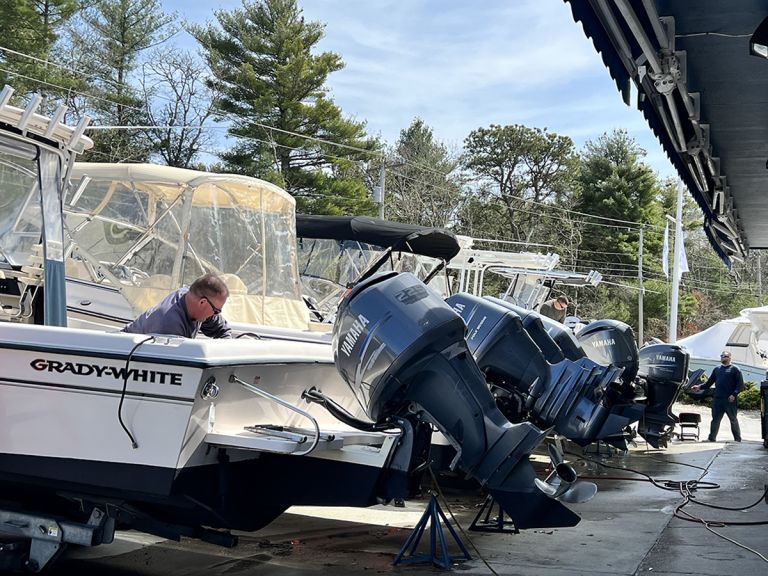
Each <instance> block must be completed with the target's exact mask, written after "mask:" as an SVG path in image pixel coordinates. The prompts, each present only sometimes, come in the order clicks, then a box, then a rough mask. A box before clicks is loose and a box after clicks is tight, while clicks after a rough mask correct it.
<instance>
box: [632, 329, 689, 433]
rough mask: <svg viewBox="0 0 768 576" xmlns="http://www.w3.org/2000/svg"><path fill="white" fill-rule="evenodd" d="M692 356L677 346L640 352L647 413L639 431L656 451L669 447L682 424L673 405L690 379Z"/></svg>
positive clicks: (670, 345)
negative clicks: (674, 432) (673, 432)
mask: <svg viewBox="0 0 768 576" xmlns="http://www.w3.org/2000/svg"><path fill="white" fill-rule="evenodd" d="M688 359H689V355H688V352H686V351H685V350H684V349H683V348H681V347H680V346H677V345H675V344H653V345H651V346H644V347H643V348H641V349H640V369H639V371H638V376H639V377H640V378H641V379H642V380H643V381H644V382H645V387H646V406H645V414H644V416H643V418H642V419H641V420H640V423H639V424H638V427H637V432H638V434H640V435H641V436H642V437H643V438H645V440H646V441H647V442H648V444H650V445H651V446H653V447H654V448H659V447H661V446H666V444H667V440H668V439H669V436H670V434H671V432H672V430H674V426H675V424H676V423H677V422H678V418H677V416H675V415H674V414H672V412H671V410H672V404H674V403H675V401H676V400H677V397H678V395H679V394H680V390H681V389H682V387H683V384H685V383H686V382H687V380H688Z"/></svg>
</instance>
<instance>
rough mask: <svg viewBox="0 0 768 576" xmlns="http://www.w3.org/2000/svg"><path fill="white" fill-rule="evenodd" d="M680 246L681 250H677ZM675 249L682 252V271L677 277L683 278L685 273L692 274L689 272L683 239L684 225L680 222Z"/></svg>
mask: <svg viewBox="0 0 768 576" xmlns="http://www.w3.org/2000/svg"><path fill="white" fill-rule="evenodd" d="M678 246H679V248H677V247H678ZM675 248H677V249H679V250H680V270H679V271H678V272H677V277H678V278H682V277H683V272H690V270H688V257H687V256H686V255H685V241H684V239H683V224H682V222H678V224H677V232H676V233H675Z"/></svg>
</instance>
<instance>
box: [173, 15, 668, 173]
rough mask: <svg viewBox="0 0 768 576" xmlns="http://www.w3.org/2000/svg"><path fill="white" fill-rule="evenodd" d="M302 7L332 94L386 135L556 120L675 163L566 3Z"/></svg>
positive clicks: (574, 133)
mask: <svg viewBox="0 0 768 576" xmlns="http://www.w3.org/2000/svg"><path fill="white" fill-rule="evenodd" d="M164 4H165V5H166V7H167V8H168V9H174V8H175V7H176V6H180V5H182V4H181V0H165V2H164ZM206 4H207V10H208V14H207V16H206V15H205V14H204V13H203V12H201V9H200V8H197V9H196V12H195V13H191V12H190V11H189V9H188V8H185V12H186V15H187V16H188V17H190V18H194V19H198V18H199V19H200V20H205V19H211V18H212V17H213V10H215V9H218V8H224V9H235V8H239V7H240V0H219V1H218V2H210V3H206ZM174 5H176V6H174ZM301 6H302V8H303V10H304V16H305V17H306V18H307V19H309V20H315V21H320V22H323V23H325V25H326V28H325V32H326V36H325V38H324V39H323V40H322V41H321V43H320V46H319V48H320V49H321V50H331V51H334V52H337V53H338V54H340V55H341V57H342V58H343V60H344V62H345V63H346V67H345V69H344V70H341V71H339V72H336V73H334V74H332V75H331V77H330V78H329V82H328V87H329V89H330V93H331V96H332V97H333V98H334V100H335V101H336V102H337V104H339V106H341V108H342V110H343V111H344V113H345V114H346V115H348V116H351V117H353V118H355V119H357V120H365V121H367V123H368V129H369V131H370V132H371V133H373V134H380V135H382V136H383V137H384V138H385V139H386V140H387V141H389V142H393V141H394V140H395V139H396V138H397V137H398V135H399V132H400V130H402V129H404V128H406V127H407V126H408V125H409V124H410V122H411V121H412V120H413V118H414V117H416V116H419V117H421V118H423V119H424V121H425V122H427V123H428V124H429V125H430V126H431V127H432V128H433V129H434V131H435V134H436V136H437V137H438V138H440V139H441V140H444V141H445V142H446V143H448V144H451V145H456V144H460V143H461V141H462V140H463V138H464V137H465V136H466V135H467V134H468V133H469V131H471V130H472V129H474V128H477V127H480V126H487V125H489V124H513V123H520V124H526V125H529V126H538V127H542V128H543V127H547V128H549V129H550V130H551V131H554V132H558V133H561V134H564V135H568V136H570V137H571V138H573V139H574V141H575V142H576V144H577V145H578V146H580V145H582V144H583V143H584V141H586V140H589V139H593V138H596V137H598V136H600V135H601V134H602V133H604V132H607V131H610V130H612V129H614V128H625V129H627V130H628V132H629V133H630V134H631V135H632V136H634V137H635V138H636V139H637V140H638V142H639V143H640V145H641V146H643V147H644V148H646V149H647V150H648V151H649V155H648V157H647V159H648V161H649V163H652V165H653V166H654V167H655V168H656V169H657V170H659V171H660V172H662V173H663V174H669V173H671V171H672V169H671V166H670V165H669V162H668V161H667V160H666V158H664V157H663V154H662V153H661V151H660V149H659V147H658V144H657V143H656V140H655V137H654V136H653V135H652V133H651V131H650V129H649V128H648V127H647V125H646V124H645V120H644V119H643V118H642V116H641V115H640V113H639V112H637V111H636V110H633V109H628V108H627V107H625V106H624V104H623V103H622V102H621V98H620V95H619V94H618V92H617V91H616V88H615V85H614V84H613V82H612V80H611V79H610V77H609V74H608V71H607V70H606V69H605V68H604V66H603V64H602V61H601V60H600V56H599V55H598V54H597V52H596V51H595V49H594V47H593V46H592V43H591V40H589V39H587V38H586V37H585V35H584V33H583V31H582V29H581V25H580V24H577V23H575V22H574V21H573V19H572V17H571V13H570V8H569V7H568V5H566V4H564V3H563V2H562V1H561V0H546V1H543V0H515V1H509V0H483V1H482V2H476V1H475V2H473V1H467V0H407V1H406V0H303V1H301Z"/></svg>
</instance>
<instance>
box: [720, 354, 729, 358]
mask: <svg viewBox="0 0 768 576" xmlns="http://www.w3.org/2000/svg"><path fill="white" fill-rule="evenodd" d="M730 357H731V355H730V354H720V358H730Z"/></svg>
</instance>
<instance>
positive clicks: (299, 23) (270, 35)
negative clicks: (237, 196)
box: [192, 0, 378, 214]
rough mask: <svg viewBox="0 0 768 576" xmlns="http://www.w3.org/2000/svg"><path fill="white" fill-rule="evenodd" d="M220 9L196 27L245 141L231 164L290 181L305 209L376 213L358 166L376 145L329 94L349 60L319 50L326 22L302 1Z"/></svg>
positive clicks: (228, 158)
mask: <svg viewBox="0 0 768 576" xmlns="http://www.w3.org/2000/svg"><path fill="white" fill-rule="evenodd" d="M215 14H216V18H217V20H218V26H217V25H214V24H211V25H208V26H206V27H194V28H192V33H193V34H194V36H195V37H196V38H197V40H198V41H199V42H200V44H201V45H202V48H203V51H204V53H205V56H206V58H207V61H208V64H209V66H210V68H211V70H212V74H213V77H214V78H213V80H212V82H211V87H212V88H213V89H214V90H215V91H216V92H217V94H219V95H220V98H219V99H218V100H217V104H218V111H219V113H220V114H221V115H222V116H223V117H224V119H225V120H227V121H229V122H231V126H230V128H229V134H230V135H231V136H233V137H235V138H236V139H237V143H236V145H235V146H234V147H233V148H231V149H230V150H228V151H227V152H226V153H225V154H223V155H222V158H223V160H224V162H225V165H226V167H227V168H228V169H229V170H232V171H235V172H238V173H242V174H247V175H250V176H256V177H260V178H264V179H266V180H270V181H272V182H274V183H276V184H278V185H280V186H282V187H284V188H285V189H286V190H287V191H288V192H290V193H291V194H292V195H294V196H295V197H296V198H297V204H298V209H299V210H300V211H302V212H314V213H330V214H334V213H335V214H340V213H375V206H374V204H373V202H372V201H371V199H370V198H369V197H368V190H367V189H366V187H365V184H364V182H363V180H362V178H361V177H360V176H359V167H357V166H356V163H359V162H360V161H366V160H371V159H372V158H374V157H376V156H377V155H378V154H372V152H375V149H376V147H377V144H376V143H375V141H373V140H370V139H367V138H366V134H365V125H364V123H361V122H354V121H352V120H349V119H347V118H344V116H343V115H342V112H341V110H340V108H339V107H338V106H337V105H336V104H335V103H334V102H333V101H332V100H331V99H330V98H329V97H328V93H327V89H326V88H325V83H326V80H327V79H328V76H329V75H330V74H331V73H333V72H336V71H338V70H341V69H342V68H343V66H344V63H343V62H342V60H341V57H340V56H339V55H338V54H335V53H333V52H321V53H315V47H316V46H317V43H318V42H319V41H320V40H321V38H322V37H323V28H324V26H323V25H322V24H320V23H319V22H309V21H306V20H304V18H303V16H302V12H301V9H300V8H299V7H298V6H297V3H296V0H255V1H250V0H244V2H243V6H242V8H241V9H238V10H233V11H217V12H216V13H215ZM333 143H335V144H338V145H334V144H333ZM357 149H363V150H364V151H363V152H360V151H358V150H357ZM369 151H370V152H369Z"/></svg>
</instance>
